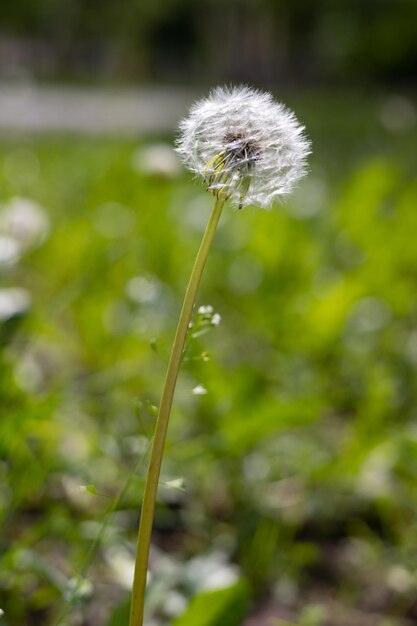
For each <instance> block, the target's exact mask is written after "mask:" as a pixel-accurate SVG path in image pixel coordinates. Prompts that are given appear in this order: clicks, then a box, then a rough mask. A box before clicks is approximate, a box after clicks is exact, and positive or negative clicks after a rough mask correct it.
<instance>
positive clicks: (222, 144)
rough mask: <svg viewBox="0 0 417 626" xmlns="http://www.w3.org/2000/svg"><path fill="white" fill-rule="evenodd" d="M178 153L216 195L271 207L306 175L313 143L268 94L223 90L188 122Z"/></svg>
mask: <svg viewBox="0 0 417 626" xmlns="http://www.w3.org/2000/svg"><path fill="white" fill-rule="evenodd" d="M180 130H181V136H180V138H179V140H178V145H177V151H178V153H179V154H180V156H181V158H182V160H183V162H184V164H185V165H186V167H188V168H189V169H190V170H191V171H193V172H195V173H196V174H198V175H199V176H201V177H202V178H203V180H204V181H205V183H206V185H207V189H208V190H209V191H211V192H212V193H214V195H215V196H217V197H220V198H223V199H225V200H226V199H227V200H231V202H232V203H233V204H235V205H237V206H238V207H239V208H242V207H243V206H248V205H250V204H256V205H259V206H261V207H264V208H268V207H269V206H270V205H271V204H272V203H273V202H274V201H276V200H278V199H280V198H282V197H283V196H285V195H287V194H289V193H290V192H291V191H292V189H293V188H294V185H295V184H296V183H297V182H298V180H299V179H300V178H301V177H302V176H303V175H304V174H305V173H306V169H307V167H306V158H307V156H308V154H309V153H310V143H309V141H308V140H307V139H306V138H305V136H304V134H303V131H304V127H303V126H301V125H300V124H299V123H298V121H297V119H296V117H295V115H294V114H293V113H292V112H291V111H289V110H288V109H287V108H286V107H285V106H284V105H283V104H280V103H277V102H274V100H273V99H272V96H271V95H270V94H268V93H262V92H260V91H256V90H254V89H251V88H249V87H236V88H230V89H228V88H217V89H215V90H214V91H213V92H212V93H211V94H210V95H209V97H208V98H206V99H203V100H200V101H198V102H196V103H195V104H194V105H193V107H192V108H191V112H190V115H189V117H188V118H186V119H185V120H183V121H182V123H181V126H180Z"/></svg>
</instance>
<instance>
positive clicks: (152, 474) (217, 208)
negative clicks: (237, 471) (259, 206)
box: [129, 198, 224, 626]
mask: <svg viewBox="0 0 417 626" xmlns="http://www.w3.org/2000/svg"><path fill="white" fill-rule="evenodd" d="M223 204H224V200H223V199H219V198H217V199H216V202H215V204H214V207H213V210H212V212H211V215H210V218H209V221H208V224H207V227H206V230H205V232H204V235H203V239H202V242H201V245H200V249H199V251H198V253H197V257H196V259H195V262H194V267H193V269H192V272H191V276H190V281H189V283H188V287H187V291H186V293H185V297H184V302H183V305H182V310H181V314H180V318H179V321H178V326H177V332H176V334H175V339H174V343H173V346H172V351H171V356H170V359H169V364H168V370H167V374H166V379H165V385H164V390H163V392H162V398H161V405H160V407H159V412H158V418H157V421H156V426H155V434H154V438H153V444H152V450H151V456H150V460H149V467H148V474H147V478H146V485H145V491H144V495H143V503H142V511H141V517H140V524H139V534H138V541H137V546H136V562H135V575H134V579H133V589H132V601H131V606H130V622H129V624H130V626H142V625H143V609H144V599H145V589H146V576H147V570H148V558H149V549H150V543H151V534H152V524H153V518H154V512H155V501H156V495H157V491H158V482H159V475H160V472H161V464H162V455H163V452H164V445H165V438H166V433H167V429H168V421H169V416H170V413H171V407H172V400H173V397H174V392H175V386H176V382H177V378H178V371H179V368H180V365H181V360H182V356H183V350H184V344H185V339H186V337H187V331H188V325H189V323H190V319H191V314H192V311H193V307H194V301H195V297H196V293H197V289H198V286H199V284H200V280H201V275H202V273H203V269H204V266H205V263H206V260H207V256H208V253H209V250H210V246H211V242H212V241H213V237H214V233H215V232H216V227H217V224H218V221H219V219H220V215H221V212H222V208H223Z"/></svg>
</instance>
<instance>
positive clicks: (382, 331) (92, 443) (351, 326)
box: [0, 97, 417, 626]
mask: <svg viewBox="0 0 417 626" xmlns="http://www.w3.org/2000/svg"><path fill="white" fill-rule="evenodd" d="M377 104H378V103H376V101H365V102H360V101H359V100H358V99H354V98H351V99H346V101H345V102H343V101H342V99H341V101H340V102H337V100H334V99H333V100H331V99H330V98H329V99H326V98H322V99H320V98H318V97H315V98H310V99H307V98H306V99H305V100H303V101H300V102H298V104H297V103H296V106H295V108H296V109H297V113H299V115H300V117H301V118H302V119H303V121H304V122H305V123H306V125H307V127H308V129H309V133H310V135H311V137H312V139H313V146H314V154H313V156H312V159H311V174H310V176H309V177H308V178H307V179H306V181H305V183H304V184H303V185H302V186H301V187H300V189H299V190H298V191H297V192H296V194H295V195H294V197H293V198H291V199H290V200H289V201H288V202H287V203H286V205H285V206H283V207H276V209H275V210H274V211H271V212H263V211H259V210H256V209H248V210H245V211H241V212H237V211H233V210H231V209H230V208H229V209H226V210H225V212H224V216H223V218H222V222H221V225H220V228H219V231H218V234H217V238H216V241H215V244H214V249H213V252H212V254H211V257H210V259H209V263H208V266H207V270H206V273H205V277H204V280H203V284H202V288H201V291H200V295H199V305H201V304H211V305H212V306H213V307H214V309H215V311H217V312H218V313H220V314H221V316H222V323H221V324H220V326H219V327H218V328H216V329H213V330H212V331H211V332H210V333H209V334H207V335H205V336H204V337H202V338H201V339H198V340H195V341H194V342H193V344H192V346H191V352H190V357H191V358H190V359H189V360H188V361H187V362H186V363H185V364H184V366H183V371H182V373H181V377H180V381H179V386H178V390H177V394H176V399H175V403H174V412H173V416H172V420H171V425H170V430H169V441H168V447H167V453H166V460H165V463H164V467H163V476H162V480H163V481H164V482H168V481H171V480H174V479H177V478H184V480H185V485H186V489H185V493H183V492H182V490H175V489H174V490H173V489H169V488H168V486H166V487H163V488H162V489H161V503H160V506H159V507H158V511H157V518H156V533H155V542H156V545H157V546H159V551H158V552H157V553H156V557H155V558H154V561H155V562H156V569H157V570H158V567H159V569H160V570H161V571H162V573H161V574H160V580H159V581H158V576H157V577H156V582H155V580H154V581H153V582H154V584H153V587H152V594H153V595H152V594H150V595H151V596H152V597H150V607H149V611H152V607H158V606H159V607H160V606H161V601H160V598H161V597H162V596H163V594H165V593H166V590H167V589H171V590H172V589H176V590H177V591H178V592H179V593H180V595H181V597H183V598H185V599H188V598H189V597H190V596H193V595H194V594H195V593H197V592H198V590H199V588H198V585H197V583H195V581H191V580H190V576H189V574H187V572H188V570H187V563H189V562H190V559H192V558H195V557H196V556H197V555H207V554H208V553H212V552H213V551H214V550H217V551H220V552H221V553H223V555H224V558H225V560H226V561H227V562H233V563H236V564H237V565H238V566H239V568H240V570H239V571H240V574H241V576H243V577H244V578H245V579H246V580H247V581H248V582H249V585H250V588H251V595H252V597H253V598H254V599H255V601H256V598H260V597H263V596H264V595H265V594H268V593H270V592H271V591H272V590H275V593H276V594H277V597H278V598H279V601H280V602H281V603H283V604H284V603H287V604H288V603H290V601H291V600H292V602H293V604H295V606H296V607H298V608H299V614H300V615H302V611H303V607H304V605H305V598H306V594H308V593H309V592H310V590H312V591H314V590H315V589H316V588H317V587H320V588H321V587H325V588H326V589H327V593H328V594H329V595H331V596H332V597H333V598H337V599H338V601H340V602H342V603H344V604H346V605H347V606H351V607H356V608H358V609H363V610H372V611H380V613H381V614H385V613H386V615H388V616H392V619H393V620H394V621H393V622H392V623H398V624H407V623H408V622H406V621H401V620H404V619H405V618H406V617H408V619H410V620H411V622H412V619H413V616H414V615H415V613H413V611H415V590H416V585H417V579H416V576H415V554H416V550H417V535H416V522H417V519H416V510H417V508H416V507H417V488H416V485H417V482H416V478H417V462H416V458H417V457H416V451H417V435H416V432H417V430H416V425H417V422H416V408H415V407H416V401H417V376H416V363H417V337H416V330H415V328H416V321H417V303H416V295H415V284H416V279H417V246H416V245H415V235H416V232H417V210H416V209H417V181H416V179H415V178H413V176H412V172H413V169H412V168H413V167H414V166H415V163H414V157H413V151H412V146H413V145H414V146H415V143H416V139H417V130H416V127H415V126H414V128H413V129H411V130H410V131H409V132H407V133H405V134H390V133H389V132H388V131H386V130H384V128H383V127H382V126H381V124H380V123H379V121H378V119H379V118H378V107H377ZM136 149H137V143H136V142H134V141H114V140H109V139H88V140H87V139H81V138H80V139H77V138H65V137H43V138H36V137H33V138H28V139H23V138H21V137H20V138H19V137H15V138H11V137H9V138H7V139H4V140H3V142H2V145H1V148H0V159H1V162H0V202H1V203H2V204H3V203H7V202H8V200H9V199H10V198H12V197H14V196H24V197H29V198H31V199H33V200H35V201H37V202H39V203H40V204H41V205H42V206H44V207H45V210H46V211H47V213H48V215H49V219H50V224H51V227H50V234H49V237H48V238H47V239H46V240H45V242H44V243H43V244H42V245H40V246H38V247H36V248H34V249H32V250H30V251H28V252H27V253H26V254H25V255H23V257H22V259H21V260H20V262H19V263H17V264H16V265H14V266H8V267H1V268H0V272H1V274H0V280H1V283H2V284H1V287H11V286H13V287H15V286H19V287H24V288H26V289H28V290H29V291H30V293H31V295H32V306H31V308H30V310H29V312H28V313H27V314H26V315H24V316H20V317H18V318H13V319H9V320H8V321H5V322H3V323H2V327H1V329H0V332H1V340H2V344H1V357H0V358H1V367H2V369H1V376H0V392H1V395H2V402H1V406H2V408H1V421H0V450H1V459H2V461H1V462H0V473H1V485H2V486H1V492H0V516H1V517H0V518H1V524H2V532H1V540H0V549H1V554H0V607H1V608H2V609H3V610H4V612H5V616H4V617H3V622H2V623H4V624H5V625H8V626H23V625H27V624H30V625H35V624H42V625H45V626H47V625H49V624H50V625H52V624H53V623H54V621H53V620H54V618H56V616H57V615H58V613H59V611H60V610H61V609H62V606H63V602H64V600H65V596H66V595H67V597H68V593H69V589H70V587H71V583H69V581H70V580H71V579H73V578H74V576H76V574H77V571H78V570H79V569H80V568H81V567H82V566H83V564H84V560H85V554H86V553H87V551H88V549H89V547H90V546H91V543H92V541H94V538H95V537H96V536H97V534H98V532H99V529H100V524H101V523H102V522H103V520H104V519H105V517H106V511H107V510H108V509H109V507H111V506H112V502H113V500H114V498H116V497H117V494H118V492H119V491H120V490H121V489H122V488H123V486H124V484H125V482H126V480H127V478H128V476H129V473H130V472H131V471H132V469H133V468H134V467H135V465H136V464H137V461H138V458H140V456H141V455H142V454H143V453H144V451H145V450H146V440H147V438H148V437H149V435H150V434H151V433H152V428H153V422H154V415H153V411H152V410H151V409H150V407H149V406H147V401H149V402H150V403H151V404H153V405H157V404H158V401H159V396H160V392H161V387H162V382H163V376H164V371H165V367H166V361H167V355H168V352H169V347H170V343H171V341H172V336H173V332H174V328H175V324H176V319H177V315H178V309H179V306H180V302H181V298H182V295H183V290H184V287H185V284H186V281H187V277H188V275H189V271H190V268H191V264H192V260H193V257H194V254H195V251H196V248H197V246H198V242H199V238H200V235H201V232H202V229H203V228H204V224H205V221H206V219H207V216H208V212H209V210H210V204H211V198H210V197H208V196H207V195H206V194H205V192H204V190H203V188H202V186H201V185H199V184H198V183H197V182H195V181H192V180H191V178H190V177H189V176H187V175H186V174H185V173H184V174H183V175H181V176H180V177H176V178H174V179H172V180H171V179H165V178H161V177H158V176H152V175H146V174H143V173H140V172H138V171H136V170H134V168H132V156H133V154H134V152H135V150H136ZM1 164H2V165H3V167H2V166H1ZM117 205H120V206H117ZM135 277H140V280H136V281H134V282H133V283H132V282H129V281H131V280H132V279H133V278H135ZM129 285H130V286H129ZM129 293H130V295H129ZM132 293H133V295H134V298H132ZM154 341H155V343H154ZM203 351H207V352H209V353H210V355H211V359H210V360H209V361H208V362H206V361H205V360H199V359H198V358H193V357H198V356H199V355H200V354H201V352H203ZM199 384H202V385H203V386H204V387H205V388H206V390H207V394H206V395H194V394H193V393H192V389H193V388H194V387H196V386H197V385H199ZM140 403H142V404H140ZM144 471H145V463H144V464H143V466H142V467H141V469H140V471H139V472H138V474H137V476H136V477H135V478H134V479H133V481H132V485H131V486H130V488H129V489H128V490H127V492H126V493H125V495H124V498H123V500H122V502H120V503H119V505H118V507H117V511H116V513H115V514H114V516H113V517H112V518H111V520H110V522H109V523H108V525H107V527H106V529H105V532H104V533H103V537H102V541H101V544H100V547H99V548H98V550H97V552H96V554H95V558H94V559H93V561H92V563H91V567H90V568H89V571H88V575H87V578H88V581H89V582H90V583H91V584H92V585H93V592H92V593H90V594H89V593H86V594H85V598H82V597H80V598H79V605H78V606H75V607H74V608H73V610H72V611H71V616H72V618H75V617H76V616H77V612H78V614H80V613H81V614H82V615H84V616H87V615H90V616H91V615H95V616H96V617H95V621H91V622H89V623H91V624H94V626H95V625H96V624H97V626H99V625H100V624H103V625H104V624H106V620H107V619H108V616H109V615H110V612H111V610H112V609H113V608H114V607H116V606H118V605H119V603H120V602H122V603H123V602H124V601H125V598H126V595H127V586H123V582H122V581H121V574H120V567H121V566H120V565H119V566H118V567H119V569H117V563H119V562H121V563H122V562H123V560H122V559H123V558H125V559H127V560H129V559H131V558H132V555H133V546H134V540H135V533H136V528H137V522H138V513H139V506H140V497H141V492H142V489H143V477H144ZM82 485H94V489H92V488H91V489H88V490H87V491H85V490H84V491H83V490H82V489H81V488H80V486H82ZM94 490H95V491H96V492H97V494H99V495H95V494H94V493H91V492H94ZM164 553H170V554H171V558H172V562H173V563H174V566H173V567H174V568H177V569H176V570H175V571H176V574H175V576H174V578H173V579H172V575H171V578H170V575H169V573H167V572H166V571H165V569H164V560H163V556H162V555H163V554H164ZM129 555H130V556H129ZM121 569H122V570H123V567H122V568H121ZM168 569H169V568H168ZM158 571H159V570H158ZM194 583H195V584H194ZM158 584H159V587H158ZM289 589H290V590H291V593H290V591H288V590H289ZM85 590H86V591H88V589H87V588H86V587H85ZM161 590H162V591H161ZM158 594H159V595H158ZM161 594H162V596H161ZM80 595H82V594H80ZM164 597H165V596H164ZM152 603H153V604H152ZM158 603H159V604H158ZM156 613H158V614H159V622H157V623H158V624H159V623H160V624H166V623H169V618H170V614H169V610H168V609H167V610H165V609H164V608H163V610H161V609H160V608H159V610H157V611H156ZM72 618H71V619H72ZM395 620H397V622H395ZM411 622H410V623H411ZM69 623H70V622H69ZM74 623H75V622H74ZM309 623H310V622H309ZM195 626H198V625H197V624H196V625H195ZM224 626H227V625H226V624H225V625H224Z"/></svg>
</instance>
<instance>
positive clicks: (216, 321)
mask: <svg viewBox="0 0 417 626" xmlns="http://www.w3.org/2000/svg"><path fill="white" fill-rule="evenodd" d="M221 321H222V317H221V315H220V314H219V313H215V314H214V315H213V317H212V318H211V323H212V324H213V326H218V325H219V324H220V322H221Z"/></svg>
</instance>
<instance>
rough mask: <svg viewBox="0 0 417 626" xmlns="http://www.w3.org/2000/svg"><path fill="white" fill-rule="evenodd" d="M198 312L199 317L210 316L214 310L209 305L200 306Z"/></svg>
mask: <svg viewBox="0 0 417 626" xmlns="http://www.w3.org/2000/svg"><path fill="white" fill-rule="evenodd" d="M198 312H199V313H200V315H211V314H212V313H213V312H214V309H213V307H212V306H211V304H202V305H201V306H200V307H199V309H198Z"/></svg>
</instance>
